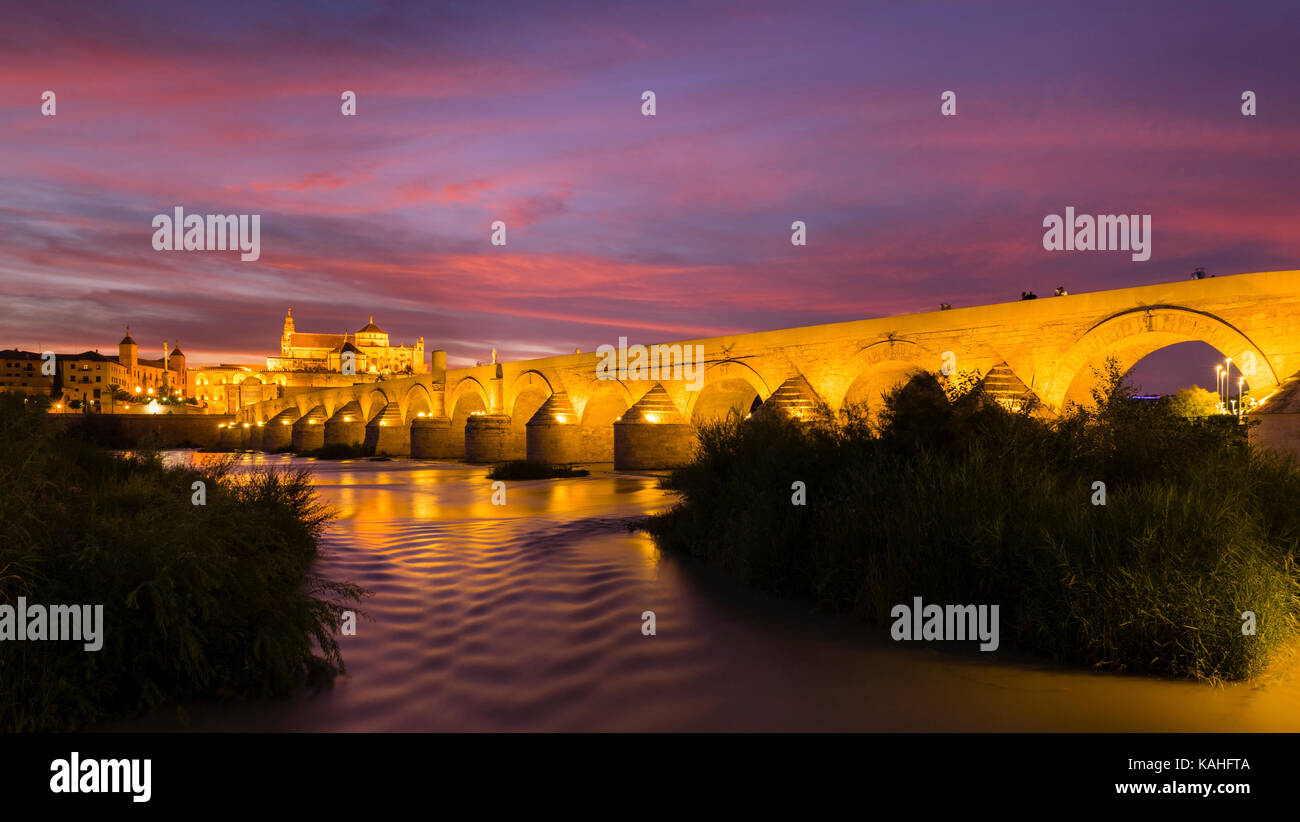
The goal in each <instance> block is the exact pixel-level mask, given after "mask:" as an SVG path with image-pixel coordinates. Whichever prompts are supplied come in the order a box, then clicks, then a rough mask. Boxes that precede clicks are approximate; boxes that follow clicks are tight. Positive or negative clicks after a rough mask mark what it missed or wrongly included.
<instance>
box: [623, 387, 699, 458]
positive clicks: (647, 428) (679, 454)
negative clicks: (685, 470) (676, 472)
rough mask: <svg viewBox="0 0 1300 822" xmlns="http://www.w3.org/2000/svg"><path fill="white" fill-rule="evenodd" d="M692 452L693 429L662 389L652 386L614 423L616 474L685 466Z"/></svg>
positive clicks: (693, 444)
mask: <svg viewBox="0 0 1300 822" xmlns="http://www.w3.org/2000/svg"><path fill="white" fill-rule="evenodd" d="M694 451H695V427H694V426H692V425H691V424H690V423H688V422H687V421H686V418H685V417H683V416H682V415H681V412H680V411H678V410H677V406H676V405H674V404H673V401H672V398H670V397H669V396H668V392H667V391H665V390H664V388H663V386H662V385H658V384H656V385H655V387H654V388H651V389H650V390H649V391H648V392H646V395H645V396H644V397H642V398H641V399H640V400H638V401H637V402H636V403H635V404H634V405H633V406H632V407H631V408H629V409H627V411H625V412H623V416H622V417H620V418H619V419H617V420H615V422H614V469H615V470H617V471H630V470H646V469H655V468H671V467H673V466H674V465H681V464H682V463H685V462H689V461H690V459H691V455H692V454H693V453H694Z"/></svg>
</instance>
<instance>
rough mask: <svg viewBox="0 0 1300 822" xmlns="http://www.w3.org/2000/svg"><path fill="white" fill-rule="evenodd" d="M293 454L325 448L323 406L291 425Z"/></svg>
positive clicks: (317, 407)
mask: <svg viewBox="0 0 1300 822" xmlns="http://www.w3.org/2000/svg"><path fill="white" fill-rule="evenodd" d="M292 445H293V450H294V453H297V454H301V453H304V452H306V451H315V450H317V449H318V448H323V447H324V446H325V406H323V405H318V406H316V407H315V408H313V409H312V410H310V411H308V412H307V413H306V414H303V415H302V416H301V417H299V418H298V421H297V422H295V423H294V424H293V440H292Z"/></svg>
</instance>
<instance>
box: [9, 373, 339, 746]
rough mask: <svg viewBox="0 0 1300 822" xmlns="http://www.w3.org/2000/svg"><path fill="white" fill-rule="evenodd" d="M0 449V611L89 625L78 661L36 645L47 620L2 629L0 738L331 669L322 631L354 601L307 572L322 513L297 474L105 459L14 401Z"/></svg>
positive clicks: (72, 646)
mask: <svg viewBox="0 0 1300 822" xmlns="http://www.w3.org/2000/svg"><path fill="white" fill-rule="evenodd" d="M0 442H4V443H5V448H4V449H3V450H2V451H0V533H3V534H4V541H3V543H0V604H4V605H14V604H17V603H20V602H22V601H26V602H37V603H52V604H61V605H68V606H72V605H77V606H82V605H87V606H90V607H91V609H92V610H90V611H88V612H86V613H89V614H95V613H100V614H102V620H98V623H99V624H98V625H97V626H96V630H97V631H98V632H99V634H100V635H99V636H98V637H97V638H96V644H98V645H99V647H97V648H94V649H92V650H87V645H86V644H85V643H83V642H69V641H56V640H53V639H51V638H50V635H51V634H52V632H53V630H52V629H53V627H54V625H53V617H51V618H50V622H49V623H48V624H47V625H46V626H45V627H44V628H43V629H40V630H33V629H32V627H30V626H29V627H26V628H25V629H24V630H23V631H21V632H19V633H17V635H14V636H10V635H7V633H6V632H5V630H4V626H2V625H0V639H3V640H4V641H0V730H2V731H6V732H11V731H27V732H31V731H66V730H75V729H79V728H84V727H87V726H90V725H93V724H95V723H99V722H103V721H106V720H109V719H112V718H115V717H123V716H132V715H137V714H141V713H144V712H148V711H151V710H153V709H156V708H158V707H159V706H161V705H164V704H170V703H174V702H178V701H183V700H189V699H242V698H256V697H272V696H283V695H286V694H289V693H292V692H293V690H294V689H295V688H297V687H299V686H300V685H302V684H305V683H308V682H315V683H320V682H327V681H329V680H331V679H332V678H333V677H334V676H335V675H337V674H338V673H340V672H342V671H343V670H344V663H343V658H342V655H341V652H340V648H339V645H338V642H337V640H336V638H335V633H336V632H337V630H338V629H339V623H340V617H341V614H342V612H343V611H344V610H345V609H347V608H352V607H355V604H356V603H357V601H358V600H359V597H360V596H361V594H362V593H363V592H362V591H361V590H360V589H358V588H356V587H355V586H353V585H350V584H348V583H346V582H342V581H331V580H325V579H321V578H319V577H317V576H315V575H313V574H312V573H311V572H310V568H311V565H312V563H313V562H314V561H315V560H316V558H317V556H318V547H319V546H318V538H319V536H320V533H321V531H322V529H323V528H324V527H325V525H326V523H327V522H328V521H329V519H330V517H331V512H330V510H329V509H328V508H326V507H325V506H322V505H321V504H320V503H319V502H318V500H317V498H316V494H315V491H314V489H313V485H312V479H311V476H310V474H309V473H307V472H305V471H273V470H264V471H258V472H253V473H243V474H239V475H235V474H232V473H231V472H230V468H231V463H230V462H229V461H223V460H219V459H208V460H207V461H205V462H202V463H190V464H186V465H180V466H177V465H166V464H164V462H163V460H162V459H161V458H160V457H158V456H157V455H150V454H146V453H136V454H133V455H119V454H114V453H111V452H109V451H106V450H104V449H103V448H101V447H100V446H98V445H96V444H93V443H91V442H89V441H87V440H84V439H81V438H78V437H76V436H74V435H73V434H70V433H69V432H68V431H66V430H64V428H63V426H62V425H60V423H59V422H58V421H54V420H50V419H49V418H48V415H46V414H44V413H43V412H42V411H41V410H39V409H36V408H29V407H26V406H24V404H23V403H22V402H21V396H20V395H14V394H6V395H0ZM69 614H70V612H69ZM73 625H74V623H73V622H72V621H71V615H69V617H68V621H67V623H66V625H65V626H64V633H65V634H66V633H67V631H68V630H69V629H73ZM82 627H86V626H82ZM77 630H79V629H77Z"/></svg>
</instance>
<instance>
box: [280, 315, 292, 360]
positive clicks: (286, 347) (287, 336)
mask: <svg viewBox="0 0 1300 822" xmlns="http://www.w3.org/2000/svg"><path fill="white" fill-rule="evenodd" d="M293 334H294V328H293V309H292V308H289V309H286V310H285V312H284V333H283V334H281V335H280V356H281V357H291V356H293Z"/></svg>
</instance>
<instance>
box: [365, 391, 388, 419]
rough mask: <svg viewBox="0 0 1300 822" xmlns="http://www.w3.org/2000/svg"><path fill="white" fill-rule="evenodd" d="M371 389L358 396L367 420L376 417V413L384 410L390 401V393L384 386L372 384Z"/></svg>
mask: <svg viewBox="0 0 1300 822" xmlns="http://www.w3.org/2000/svg"><path fill="white" fill-rule="evenodd" d="M369 389H370V390H368V391H365V392H364V393H363V394H362V395H361V396H360V397H358V400H360V405H361V416H362V417H364V418H365V421H366V422H370V421H371V420H372V419H374V418H375V415H376V414H378V413H380V412H381V411H383V410H384V408H386V407H387V406H388V403H389V402H390V400H389V399H388V394H387V393H386V392H385V391H384V390H383V389H382V388H379V387H378V386H370V387H369Z"/></svg>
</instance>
